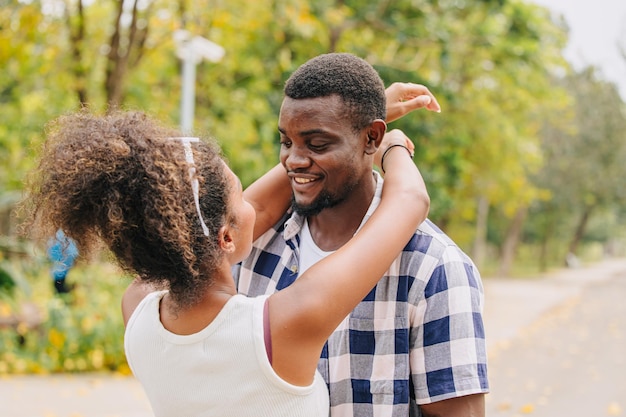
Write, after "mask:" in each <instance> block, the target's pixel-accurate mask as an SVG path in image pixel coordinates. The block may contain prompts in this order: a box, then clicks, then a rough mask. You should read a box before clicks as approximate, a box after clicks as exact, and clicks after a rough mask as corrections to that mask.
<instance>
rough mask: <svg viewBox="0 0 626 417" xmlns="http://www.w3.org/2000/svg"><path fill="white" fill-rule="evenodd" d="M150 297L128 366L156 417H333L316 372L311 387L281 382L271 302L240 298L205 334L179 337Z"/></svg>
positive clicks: (133, 321)
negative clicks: (266, 316)
mask: <svg viewBox="0 0 626 417" xmlns="http://www.w3.org/2000/svg"><path fill="white" fill-rule="evenodd" d="M164 294H165V292H163V291H159V292H154V293H151V294H149V295H148V296H146V298H145V299H144V300H142V301H141V303H140V304H139V306H138V307H137V308H136V310H135V311H134V312H133V314H132V316H131V317H130V320H129V322H128V325H127V328H126V333H125V336H124V348H125V351H126V357H127V360H128V364H129V365H130V368H131V369H132V371H133V374H134V375H135V377H136V378H137V379H138V380H139V382H140V383H141V385H142V386H143V388H144V390H145V392H146V395H147V397H148V399H149V400H150V404H151V405H152V409H153V411H154V414H155V416H156V417H181V416H185V417H194V416H196V417H200V416H202V417H209V416H224V417H226V416H228V417H238V416H241V417H250V416H257V417H278V416H284V417H328V413H329V404H328V390H327V388H326V384H325V383H324V380H323V379H322V377H321V375H320V374H319V373H318V372H317V371H316V373H315V378H314V381H313V383H312V384H311V385H310V386H307V387H300V386H296V385H292V384H289V383H287V382H285V381H284V380H282V379H281V378H280V377H279V376H278V375H276V373H275V372H274V370H273V369H272V366H271V365H270V363H269V360H268V358H267V353H266V351H265V343H264V339H263V305H264V302H265V299H266V298H267V296H261V297H255V298H247V297H245V296H243V295H235V296H233V297H232V298H231V299H230V300H228V302H227V303H226V305H225V306H224V308H223V309H222V311H221V312H220V313H219V314H218V316H217V317H216V318H215V319H214V320H213V322H211V323H210V324H209V325H208V326H207V327H206V328H204V329H202V330H201V331H199V332H198V333H194V334H191V335H184V336H183V335H177V334H174V333H171V332H169V331H168V330H167V329H165V328H164V327H163V325H162V324H161V321H160V319H159V303H160V300H161V298H162V297H163V295H164Z"/></svg>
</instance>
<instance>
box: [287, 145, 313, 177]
mask: <svg viewBox="0 0 626 417" xmlns="http://www.w3.org/2000/svg"><path fill="white" fill-rule="evenodd" d="M284 152H285V153H286V155H285V159H284V161H285V162H284V164H285V168H287V170H288V171H293V170H296V169H298V168H307V167H309V166H310V165H311V158H310V157H309V152H308V149H306V148H303V147H301V146H292V147H291V148H289V149H287V150H285V151H284Z"/></svg>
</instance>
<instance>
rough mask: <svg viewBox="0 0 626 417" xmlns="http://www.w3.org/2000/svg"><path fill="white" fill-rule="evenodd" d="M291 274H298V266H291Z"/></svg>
mask: <svg viewBox="0 0 626 417" xmlns="http://www.w3.org/2000/svg"><path fill="white" fill-rule="evenodd" d="M290 269H291V273H292V274H295V273H296V272H298V265H291V268H290Z"/></svg>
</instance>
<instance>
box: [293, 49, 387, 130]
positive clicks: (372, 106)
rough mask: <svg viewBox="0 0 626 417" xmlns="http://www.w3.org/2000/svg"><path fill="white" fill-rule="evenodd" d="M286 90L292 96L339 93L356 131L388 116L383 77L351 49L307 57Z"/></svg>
mask: <svg viewBox="0 0 626 417" xmlns="http://www.w3.org/2000/svg"><path fill="white" fill-rule="evenodd" d="M284 93H285V96H287V97H289V98H292V99H306V98H317V97H327V96H331V95H334V94H336V95H338V96H339V97H341V99H342V100H343V102H344V103H345V104H346V107H347V108H346V113H347V116H348V117H349V118H350V119H351V120H352V125H353V128H354V129H355V130H356V131H358V130H361V129H363V128H364V127H366V126H367V125H368V124H370V123H371V122H372V121H374V120H375V119H383V120H384V119H385V118H386V108H385V103H386V99H385V85H384V83H383V80H382V79H381V78H380V76H379V75H378V73H377V72H376V70H375V69H374V68H373V67H372V66H371V65H370V64H369V63H368V62H367V61H365V60H364V59H362V58H359V57H357V56H355V55H352V54H348V53H330V54H323V55H319V56H317V57H315V58H313V59H311V60H309V61H307V62H306V63H304V64H303V65H301V66H300V67H299V68H298V69H297V70H296V71H294V73H293V74H292V75H291V76H290V77H289V79H288V80H287V82H286V83H285V89H284Z"/></svg>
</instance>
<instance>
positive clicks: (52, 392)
mask: <svg viewBox="0 0 626 417" xmlns="http://www.w3.org/2000/svg"><path fill="white" fill-rule="evenodd" d="M485 296H486V305H485V327H486V331H487V335H488V350H489V362H490V364H489V365H490V368H489V369H490V380H491V386H492V392H491V393H490V394H489V395H488V396H487V416H488V417H522V416H526V415H529V416H534V417H544V416H550V417H561V416H568V417H578V416H580V417H582V416H585V417H588V416H626V361H625V359H624V358H625V352H626V260H624V259H621V260H608V261H604V262H601V263H598V264H596V265H593V266H590V267H586V268H579V269H575V270H562V271H557V272H555V273H552V274H550V275H547V276H543V277H533V278H528V279H515V280H511V279H497V278H488V279H486V280H485ZM150 416H152V413H151V412H150V406H149V404H148V402H147V400H146V398H145V396H144V394H143V391H142V389H141V387H140V386H139V384H138V383H137V381H135V380H134V379H133V378H128V377H115V376H110V375H60V376H46V377H36V376H35V377H33V376H20V377H17V376H14V377H4V378H0V417H150Z"/></svg>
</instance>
